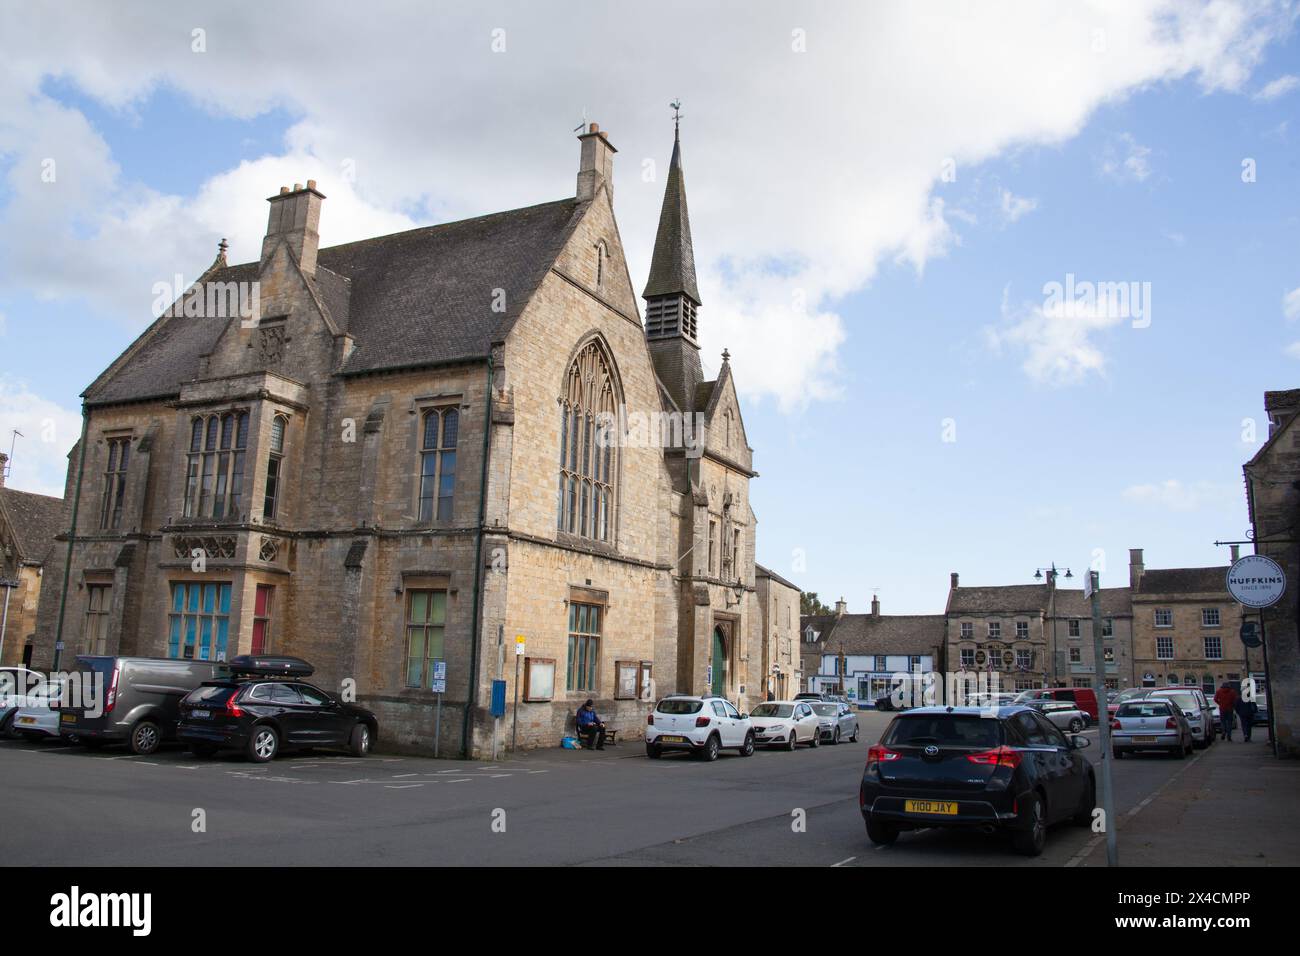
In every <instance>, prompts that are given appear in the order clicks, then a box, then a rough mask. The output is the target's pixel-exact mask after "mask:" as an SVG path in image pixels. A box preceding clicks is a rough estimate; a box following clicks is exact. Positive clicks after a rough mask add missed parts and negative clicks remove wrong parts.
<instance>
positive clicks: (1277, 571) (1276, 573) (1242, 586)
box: [1228, 554, 1286, 607]
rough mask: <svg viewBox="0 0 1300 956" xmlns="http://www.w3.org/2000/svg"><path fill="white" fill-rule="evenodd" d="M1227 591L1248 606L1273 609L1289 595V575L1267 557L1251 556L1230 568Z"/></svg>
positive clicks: (1240, 602)
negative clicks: (1282, 598)
mask: <svg viewBox="0 0 1300 956" xmlns="http://www.w3.org/2000/svg"><path fill="white" fill-rule="evenodd" d="M1228 592H1229V593H1230V594H1231V595H1232V596H1233V597H1234V598H1235V599H1236V600H1237V602H1238V603H1239V604H1244V605H1245V606H1246V607H1272V606H1273V605H1274V604H1276V603H1277V602H1278V601H1279V600H1280V599H1281V597H1282V595H1283V594H1285V593H1286V573H1285V572H1284V571H1283V570H1282V565H1280V564H1278V563H1277V562H1276V561H1274V560H1273V559H1272V558H1270V557H1268V556H1267V555H1263V554H1248V555H1246V556H1245V557H1244V558H1240V559H1238V560H1237V562H1236V563H1235V564H1233V566H1232V567H1231V568H1229V569H1228Z"/></svg>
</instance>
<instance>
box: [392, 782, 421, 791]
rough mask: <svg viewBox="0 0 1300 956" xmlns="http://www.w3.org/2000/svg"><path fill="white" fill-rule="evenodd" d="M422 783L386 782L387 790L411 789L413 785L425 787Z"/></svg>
mask: <svg viewBox="0 0 1300 956" xmlns="http://www.w3.org/2000/svg"><path fill="white" fill-rule="evenodd" d="M423 786H424V784H422V783H403V784H391V783H388V784H384V789H385V790H410V789H411V788H412V787H423Z"/></svg>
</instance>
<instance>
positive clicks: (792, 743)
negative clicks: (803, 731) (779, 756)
mask: <svg viewBox="0 0 1300 956" xmlns="http://www.w3.org/2000/svg"><path fill="white" fill-rule="evenodd" d="M797 746H799V735H798V734H796V733H795V732H794V728H793V727H792V728H790V739H789V740H787V741H786V742H785V749H786V750H794V748H795V747H797Z"/></svg>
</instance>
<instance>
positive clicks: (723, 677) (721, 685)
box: [709, 627, 727, 697]
mask: <svg viewBox="0 0 1300 956" xmlns="http://www.w3.org/2000/svg"><path fill="white" fill-rule="evenodd" d="M709 690H710V692H711V693H713V694H714V695H716V696H718V697H724V696H726V692H727V642H726V640H725V639H724V638H723V636H722V628H720V627H715V628H714V629H713V686H711V687H710V688H709Z"/></svg>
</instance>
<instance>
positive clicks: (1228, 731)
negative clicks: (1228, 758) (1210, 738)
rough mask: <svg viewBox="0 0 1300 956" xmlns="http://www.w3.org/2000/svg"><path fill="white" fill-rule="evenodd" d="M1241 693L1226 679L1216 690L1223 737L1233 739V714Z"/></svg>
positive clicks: (1215, 694)
mask: <svg viewBox="0 0 1300 956" xmlns="http://www.w3.org/2000/svg"><path fill="white" fill-rule="evenodd" d="M1240 696H1241V695H1240V694H1238V693H1237V692H1236V691H1235V690H1233V689H1232V685H1230V684H1229V683H1228V682H1227V681H1226V680H1225V681H1224V682H1223V685H1222V686H1221V687H1220V688H1219V689H1218V690H1216V691H1215V692H1214V702H1215V703H1216V704H1218V705H1219V722H1220V723H1221V724H1223V739H1224V740H1231V739H1232V722H1233V715H1234V712H1235V710H1236V707H1237V701H1238V700H1239V699H1240Z"/></svg>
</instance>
